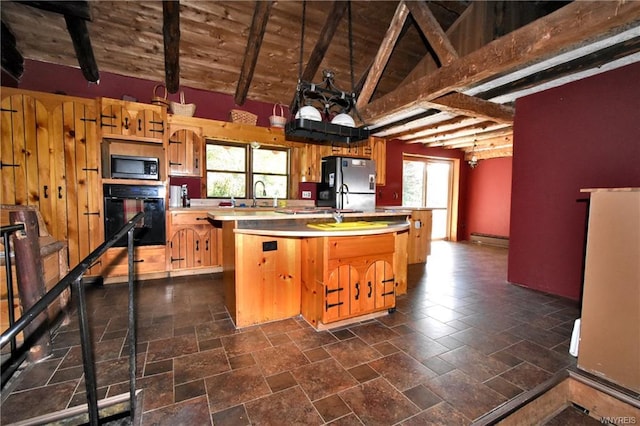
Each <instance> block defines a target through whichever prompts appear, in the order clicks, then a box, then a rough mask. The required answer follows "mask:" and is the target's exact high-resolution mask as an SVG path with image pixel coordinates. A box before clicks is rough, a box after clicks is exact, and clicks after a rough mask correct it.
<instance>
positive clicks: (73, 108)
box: [51, 101, 104, 275]
mask: <svg viewBox="0 0 640 426" xmlns="http://www.w3.org/2000/svg"><path fill="white" fill-rule="evenodd" d="M51 117H52V120H53V124H54V125H53V131H52V139H53V141H52V143H53V145H54V147H55V148H56V149H55V151H56V152H58V153H60V154H61V158H57V159H56V176H59V177H58V179H60V180H63V181H64V188H65V191H64V192H61V191H60V190H59V189H56V194H55V200H56V201H57V203H56V204H57V206H58V211H59V212H58V214H57V217H58V223H57V228H58V229H59V230H60V234H62V233H63V234H64V240H65V241H67V244H68V251H69V265H70V266H71V267H75V266H76V265H77V264H79V263H80V262H81V261H82V260H83V259H84V258H85V257H86V256H88V255H89V253H91V251H93V250H94V249H95V248H97V247H98V246H99V245H100V244H102V242H103V241H104V236H103V226H102V217H101V214H100V211H101V206H102V185H101V178H100V170H99V151H98V142H97V133H96V132H97V129H96V123H97V120H96V109H95V102H93V101H87V102H82V101H68V102H64V103H62V104H61V105H60V106H59V107H57V108H55V109H54V110H53V111H52V112H51ZM62 154H63V155H62ZM61 194H63V195H64V197H65V199H64V200H63V199H61V198H60V195H61ZM62 218H64V220H61V219H62ZM60 236H62V235H60ZM98 265H99V264H98ZM98 265H95V266H94V267H93V268H91V269H89V271H88V272H87V275H95V274H98V273H99V272H100V271H99V266H98Z"/></svg>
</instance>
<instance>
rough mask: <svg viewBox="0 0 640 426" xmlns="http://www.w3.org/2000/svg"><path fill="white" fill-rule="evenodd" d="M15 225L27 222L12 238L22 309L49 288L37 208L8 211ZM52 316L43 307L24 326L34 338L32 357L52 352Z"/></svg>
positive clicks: (34, 301)
mask: <svg viewBox="0 0 640 426" xmlns="http://www.w3.org/2000/svg"><path fill="white" fill-rule="evenodd" d="M9 219H10V221H11V224H12V225H15V224H19V223H22V224H24V231H18V232H16V233H15V236H14V238H13V250H14V253H15V262H16V276H17V283H18V293H19V295H20V304H21V305H22V311H23V312H25V311H28V310H29V309H30V308H31V307H32V306H33V305H35V304H36V302H38V301H39V300H40V299H41V298H42V297H43V296H44V295H45V294H46V292H47V290H46V288H45V284H44V273H43V269H42V259H41V258H40V241H39V232H38V216H37V214H36V212H35V211H27V210H16V211H11V212H10V213H9ZM48 323H49V317H48V315H47V312H46V311H44V312H42V313H40V315H38V316H37V317H36V318H35V319H34V320H33V322H31V324H29V326H27V327H26V328H25V330H24V339H25V341H27V340H28V339H33V345H32V346H31V348H30V349H29V359H30V360H31V361H32V362H37V361H40V360H42V359H44V358H46V357H47V356H49V355H50V354H51V335H50V333H49V326H48Z"/></svg>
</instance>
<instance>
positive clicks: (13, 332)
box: [0, 212, 144, 426]
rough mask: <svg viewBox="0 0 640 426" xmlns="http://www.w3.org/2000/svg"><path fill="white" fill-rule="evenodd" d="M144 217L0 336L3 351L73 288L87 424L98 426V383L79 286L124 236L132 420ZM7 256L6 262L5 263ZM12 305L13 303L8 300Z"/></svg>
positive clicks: (136, 219) (138, 216)
mask: <svg viewBox="0 0 640 426" xmlns="http://www.w3.org/2000/svg"><path fill="white" fill-rule="evenodd" d="M143 218H144V212H140V213H138V214H136V215H135V216H134V217H133V218H131V220H130V221H129V222H127V223H126V224H125V225H124V226H123V227H122V228H120V230H118V232H117V233H116V234H114V235H113V236H112V237H111V238H109V240H107V241H105V242H104V243H102V244H101V245H100V246H98V247H97V248H96V249H95V250H94V251H92V252H91V253H90V254H89V255H88V256H87V257H85V258H84V259H83V260H82V261H81V262H80V263H79V264H78V265H77V266H76V267H74V268H73V269H72V270H71V271H70V272H69V273H68V274H67V275H66V276H65V277H64V278H62V279H61V280H60V281H59V282H58V283H57V284H56V285H55V286H54V287H53V288H52V289H51V290H49V291H48V292H47V293H46V294H45V295H44V296H43V297H42V299H40V300H39V301H38V302H36V303H35V304H34V305H33V306H32V307H31V308H30V309H29V310H27V311H26V312H25V313H24V314H23V315H22V316H21V317H20V318H19V319H18V320H16V321H15V323H14V324H10V326H9V328H8V329H7V330H6V331H4V332H3V333H2V336H1V337H0V349H1V348H4V347H5V346H6V345H7V344H8V343H10V342H11V343H12V346H13V345H14V342H15V338H16V336H17V335H18V334H19V333H20V332H21V331H23V330H24V329H25V327H27V326H28V325H29V324H30V323H31V321H33V320H34V319H35V318H36V317H37V316H38V315H40V313H42V312H43V311H44V310H45V309H47V307H48V306H49V305H50V304H51V303H53V302H54V301H55V300H56V298H57V297H58V296H59V295H60V293H62V292H63V291H64V290H66V289H67V287H69V286H70V285H73V290H72V291H74V292H75V293H76V300H77V303H78V321H79V325H80V345H81V349H82V364H83V368H84V376H85V387H86V392H87V406H88V412H89V424H91V425H92V426H93V425H96V426H97V425H98V424H99V423H100V418H99V413H98V399H97V394H98V390H97V382H96V374H95V363H94V360H93V353H92V349H91V335H90V332H89V321H88V317H87V304H86V300H85V292H84V286H83V284H82V276H83V274H84V273H85V272H86V271H87V269H89V268H90V267H91V266H92V265H93V264H94V263H95V262H96V261H97V260H98V259H99V258H100V257H101V256H102V255H103V254H104V253H105V252H106V251H107V249H109V248H110V247H112V246H113V245H114V244H115V243H116V242H117V241H118V240H119V239H120V238H122V237H124V235H127V256H128V269H129V277H128V285H129V304H128V322H129V337H128V341H129V342H128V343H129V411H130V417H131V419H132V420H133V419H134V418H135V413H136V328H135V305H134V288H133V277H134V258H133V229H134V227H135V226H136V224H137V223H138V222H140V221H141V220H142V219H143ZM8 228H10V227H3V228H2V231H3V234H4V231H5V229H7V231H8V232H15V231H17V230H19V229H20V228H18V229H11V230H8ZM8 246H9V245H8V243H6V244H5V248H6V249H5V250H7V253H8ZM8 257H9V256H6V257H5V259H7V260H8ZM11 302H12V300H11ZM10 310H11V309H10Z"/></svg>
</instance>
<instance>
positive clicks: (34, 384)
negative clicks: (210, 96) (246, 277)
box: [1, 242, 579, 425]
mask: <svg viewBox="0 0 640 426" xmlns="http://www.w3.org/2000/svg"><path fill="white" fill-rule="evenodd" d="M506 265H507V250H506V249H502V248H494V247H488V246H479V245H472V244H466V243H446V242H437V243H434V244H433V253H432V255H431V256H430V257H429V259H428V265H427V266H426V267H424V266H423V265H412V266H410V268H409V291H408V294H407V295H406V296H401V297H399V299H398V301H397V311H396V312H395V313H393V314H391V315H388V316H383V317H380V318H378V319H375V320H370V321H366V322H363V323H358V324H354V325H351V326H349V327H343V328H340V329H336V330H332V331H323V332H317V331H315V330H314V329H312V328H311V327H310V326H309V325H308V324H307V323H306V322H305V321H304V320H303V319H302V318H293V319H288V320H284V321H278V322H275V323H270V324H265V325H261V326H255V327H250V328H246V329H243V330H236V329H234V327H233V324H232V323H231V320H230V319H229V316H228V314H227V312H226V310H225V307H224V303H223V293H222V286H221V281H220V278H219V276H213V275H205V276H195V277H194V276H192V277H180V278H172V279H165V280H157V281H148V282H144V283H142V284H141V285H140V287H139V288H140V291H139V294H138V379H137V385H138V388H142V389H144V396H143V402H142V410H143V415H142V423H143V424H144V425H156V424H157V425H178V424H182V425H206V424H215V425H245V424H273V425H281V424H305V425H314V424H317V425H320V424H335V425H352V424H353V425H359V424H366V425H393V424H402V425H423V424H447V425H451V424H468V423H471V422H472V421H473V420H474V419H476V418H478V417H479V416H481V415H483V414H484V413H486V412H488V411H490V410H492V409H493V408H495V407H497V406H499V405H501V404H503V403H504V402H506V401H508V400H509V399H512V398H514V397H516V396H517V395H519V394H521V393H522V392H525V391H526V390H529V389H531V388H533V387H535V386H536V385H538V384H540V383H541V382H543V381H545V380H547V379H549V378H550V377H551V376H552V375H553V374H554V373H556V372H558V371H560V370H563V369H565V368H566V367H569V366H572V365H575V359H574V358H573V357H571V356H570V355H569V354H568V347H569V339H570V336H571V330H572V327H573V320H574V319H575V318H577V317H579V309H578V305H577V303H575V302H572V301H568V300H565V299H561V298H558V297H554V296H550V295H546V294H541V293H537V292H534V291H531V290H527V289H524V288H521V287H517V286H514V285H510V284H508V283H507V282H506V269H507V268H506ZM88 299H89V306H90V310H91V319H90V321H91V326H92V329H93V331H94V335H95V338H96V343H95V356H96V361H97V365H96V370H97V376H98V387H99V397H100V398H104V397H107V396H112V395H117V394H121V393H124V392H127V389H128V382H127V380H128V371H127V368H128V358H127V356H126V354H127V353H128V348H127V347H126V342H125V337H126V335H127V317H126V305H127V302H126V300H127V290H126V287H125V286H122V285H111V286H105V287H104V288H91V289H88ZM76 324H77V321H76V320H75V318H74V320H73V321H71V322H70V323H69V324H68V325H65V326H62V327H61V328H60V329H59V330H58V332H57V334H56V336H55V340H54V346H55V354H54V356H53V357H52V358H51V359H48V360H46V361H44V362H42V363H39V364H37V365H36V366H34V367H32V368H29V369H27V370H25V371H24V372H23V373H21V375H20V376H19V378H18V379H17V380H16V383H14V384H13V385H12V386H11V388H12V392H11V393H10V394H8V395H3V402H2V417H1V423H2V424H7V423H11V422H15V421H18V420H21V419H24V418H29V417H33V416H36V415H40V414H43V413H47V412H52V411H56V410H61V409H64V408H67V407H70V406H74V405H77V404H80V403H83V402H85V399H84V393H83V392H84V382H83V380H82V375H83V373H82V364H81V357H80V348H79V346H78V344H79V338H78V334H77V325H76ZM5 393H6V392H5Z"/></svg>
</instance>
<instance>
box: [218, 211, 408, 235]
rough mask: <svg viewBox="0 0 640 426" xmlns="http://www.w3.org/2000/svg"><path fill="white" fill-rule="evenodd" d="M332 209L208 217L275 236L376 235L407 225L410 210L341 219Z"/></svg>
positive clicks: (252, 232)
mask: <svg viewBox="0 0 640 426" xmlns="http://www.w3.org/2000/svg"><path fill="white" fill-rule="evenodd" d="M334 213H336V212H335V211H331V210H309V209H298V210H295V209H283V210H251V209H249V210H248V209H220V210H210V211H209V212H208V213H207V215H208V217H209V219H211V220H214V221H222V222H229V221H233V222H235V229H234V232H235V233H237V234H250V235H264V236H274V237H329V236H355V235H376V234H386V233H392V232H401V231H404V230H407V229H409V222H408V220H407V216H408V215H410V214H411V212H410V211H408V210H407V211H404V210H396V209H394V210H381V211H375V212H340V216H341V219H342V223H337V222H336V220H335V218H334Z"/></svg>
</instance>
